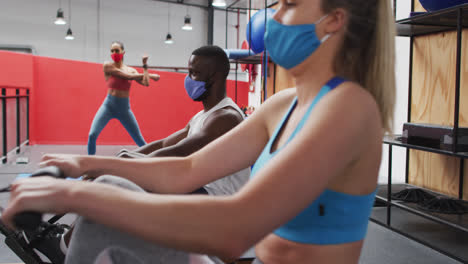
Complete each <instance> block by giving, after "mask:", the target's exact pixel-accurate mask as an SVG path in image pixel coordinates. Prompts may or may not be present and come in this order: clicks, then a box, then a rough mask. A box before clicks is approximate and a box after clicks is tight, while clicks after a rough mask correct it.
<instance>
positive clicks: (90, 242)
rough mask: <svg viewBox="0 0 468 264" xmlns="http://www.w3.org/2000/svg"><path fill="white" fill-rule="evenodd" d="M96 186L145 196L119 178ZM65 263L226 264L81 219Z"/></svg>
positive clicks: (109, 177) (101, 179)
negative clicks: (104, 186) (119, 189)
mask: <svg viewBox="0 0 468 264" xmlns="http://www.w3.org/2000/svg"><path fill="white" fill-rule="evenodd" d="M96 182H101V183H108V184H112V185H116V186H120V187H122V188H125V189H129V190H134V191H138V192H144V190H143V189H142V188H140V187H139V186H138V185H136V184H134V183H133V182H130V181H128V180H126V179H123V178H120V177H116V176H107V175H106V176H101V177H99V178H97V179H96ZM128 217H131V216H128ZM65 263H66V264H79V263H96V264H124V263H125V264H127V263H132V264H133V263H135V264H137V263H138V264H147V263H152V264H158V263H161V264H163V263H164V264H218V263H223V262H222V261H220V260H219V259H217V258H215V257H210V258H208V257H207V256H204V255H198V254H192V253H188V252H184V251H179V250H175V249H171V248H166V247H163V246H159V245H156V244H152V243H149V242H147V241H145V240H142V239H140V238H137V237H135V236H132V235H130V234H127V233H124V232H121V231H119V230H116V229H113V228H110V227H107V226H104V225H101V224H97V223H94V222H92V221H90V220H87V219H85V218H83V217H80V218H78V220H77V221H76V223H75V229H74V231H73V235H72V238H71V240H70V244H69V248H68V252H67V255H66V259H65Z"/></svg>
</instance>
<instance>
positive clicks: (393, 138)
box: [383, 135, 468, 159]
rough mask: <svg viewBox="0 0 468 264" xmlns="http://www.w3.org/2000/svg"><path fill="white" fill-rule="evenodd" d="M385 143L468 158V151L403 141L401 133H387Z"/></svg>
mask: <svg viewBox="0 0 468 264" xmlns="http://www.w3.org/2000/svg"><path fill="white" fill-rule="evenodd" d="M383 143H384V144H388V145H394V146H400V147H405V148H410V149H416V150H421V151H427V152H432V153H437V154H442V155H448V156H452V157H457V158H462V159H466V158H468V152H453V151H449V150H445V149H440V148H434V147H426V146H422V145H414V144H408V143H403V141H402V137H401V135H386V136H384V140H383Z"/></svg>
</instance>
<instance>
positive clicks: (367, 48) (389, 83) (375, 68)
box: [322, 0, 396, 132]
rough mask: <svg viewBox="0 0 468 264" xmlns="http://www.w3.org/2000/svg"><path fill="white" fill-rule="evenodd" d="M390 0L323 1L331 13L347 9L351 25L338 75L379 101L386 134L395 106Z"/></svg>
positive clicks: (338, 59) (340, 55)
mask: <svg viewBox="0 0 468 264" xmlns="http://www.w3.org/2000/svg"><path fill="white" fill-rule="evenodd" d="M390 2H391V1H390V0H322V9H323V11H324V12H325V13H330V12H332V11H333V10H334V9H336V8H343V9H344V10H346V11H347V13H348V23H347V27H346V30H345V35H344V40H343V43H342V46H341V49H340V51H339V53H338V54H337V56H336V57H335V62H334V68H335V71H336V72H337V74H338V75H340V76H342V77H345V78H347V79H349V80H352V81H354V82H357V83H359V84H360V85H361V86H363V87H364V89H366V90H367V91H369V92H370V93H371V94H372V96H373V97H374V99H375V100H376V102H377V104H378V106H379V110H380V115H381V119H382V126H383V128H384V130H385V131H386V132H391V130H392V125H393V108H394V104H395V88H396V87H395V86H396V83H395V21H394V18H393V15H392V8H391V3H390Z"/></svg>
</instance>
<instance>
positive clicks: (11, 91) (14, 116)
mask: <svg viewBox="0 0 468 264" xmlns="http://www.w3.org/2000/svg"><path fill="white" fill-rule="evenodd" d="M0 88H1V91H2V95H1V97H0V98H1V104H2V107H1V113H2V117H1V118H2V130H1V131H2V141H1V142H2V157H1V160H2V163H6V162H7V156H8V153H10V152H12V151H15V152H16V153H19V152H20V150H21V146H22V145H27V144H29V88H28V87H20V86H12V85H0ZM12 130H16V131H13V132H12Z"/></svg>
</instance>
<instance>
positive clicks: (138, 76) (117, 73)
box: [103, 62, 143, 80]
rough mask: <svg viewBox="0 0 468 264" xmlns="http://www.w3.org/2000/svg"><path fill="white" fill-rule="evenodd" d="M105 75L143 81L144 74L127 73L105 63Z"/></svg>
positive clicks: (109, 63) (111, 64)
mask: <svg viewBox="0 0 468 264" xmlns="http://www.w3.org/2000/svg"><path fill="white" fill-rule="evenodd" d="M103 68H104V74H106V75H112V76H115V77H119V78H122V79H126V80H142V79H143V74H142V73H138V72H127V71H124V70H122V69H119V68H117V67H115V66H114V64H113V63H112V62H106V63H104V66H103Z"/></svg>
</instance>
